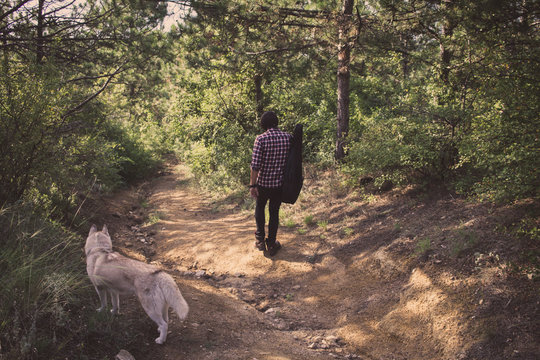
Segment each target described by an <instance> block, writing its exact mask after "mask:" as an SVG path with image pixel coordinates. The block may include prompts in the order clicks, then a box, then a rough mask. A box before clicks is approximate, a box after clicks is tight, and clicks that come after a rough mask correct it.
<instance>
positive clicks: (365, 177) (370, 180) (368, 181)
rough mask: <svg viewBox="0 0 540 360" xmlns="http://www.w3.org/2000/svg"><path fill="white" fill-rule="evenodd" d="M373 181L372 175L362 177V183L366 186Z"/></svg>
mask: <svg viewBox="0 0 540 360" xmlns="http://www.w3.org/2000/svg"><path fill="white" fill-rule="evenodd" d="M372 182H373V178H372V177H371V176H364V177H363V178H360V185H364V186H365V185H367V184H369V183H372Z"/></svg>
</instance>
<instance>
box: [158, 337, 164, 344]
mask: <svg viewBox="0 0 540 360" xmlns="http://www.w3.org/2000/svg"><path fill="white" fill-rule="evenodd" d="M164 342H165V340H163V339H161V337H158V338H157V339H156V344H160V345H161V344H163V343H164Z"/></svg>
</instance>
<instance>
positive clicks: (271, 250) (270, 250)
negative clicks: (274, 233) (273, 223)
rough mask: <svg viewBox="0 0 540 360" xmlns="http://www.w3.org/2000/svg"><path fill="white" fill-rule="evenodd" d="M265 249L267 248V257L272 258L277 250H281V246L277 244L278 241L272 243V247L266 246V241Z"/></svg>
mask: <svg viewBox="0 0 540 360" xmlns="http://www.w3.org/2000/svg"><path fill="white" fill-rule="evenodd" d="M266 247H267V251H268V255H270V256H274V255H276V254H277V252H278V251H279V249H281V244H280V243H279V241H276V242H274V244H273V245H268V240H266Z"/></svg>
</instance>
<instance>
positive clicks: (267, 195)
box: [249, 111, 292, 256]
mask: <svg viewBox="0 0 540 360" xmlns="http://www.w3.org/2000/svg"><path fill="white" fill-rule="evenodd" d="M261 127H262V128H263V129H264V130H265V132H264V133H262V134H260V135H259V136H257V138H256V139H255V144H254V145H253V154H252V159H251V182H250V185H249V187H250V193H251V196H252V197H254V198H256V199H257V204H256V207H255V222H256V224H257V231H256V232H255V239H256V241H255V247H256V248H257V249H259V250H261V251H264V250H266V251H268V254H269V255H270V256H274V255H275V254H276V253H277V252H278V250H279V249H280V248H281V244H280V243H279V241H277V240H276V236H277V230H278V226H279V208H280V206H281V190H282V189H281V188H282V185H283V173H284V169H285V163H286V162H287V156H288V154H289V149H290V147H291V139H292V136H291V135H290V134H288V133H286V132H283V131H281V130H279V129H278V118H277V116H276V114H275V113H274V112H273V111H267V112H265V113H264V114H262V116H261ZM267 203H269V205H268V207H269V212H270V219H269V222H268V238H266V239H265V214H264V212H265V208H266V204H267Z"/></svg>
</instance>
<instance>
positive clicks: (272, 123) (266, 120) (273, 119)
mask: <svg viewBox="0 0 540 360" xmlns="http://www.w3.org/2000/svg"><path fill="white" fill-rule="evenodd" d="M277 126H278V118H277V115H276V114H275V113H274V112H273V111H266V112H265V113H264V114H262V116H261V127H262V128H263V129H264V130H268V129H271V128H275V127H277Z"/></svg>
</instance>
